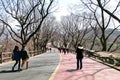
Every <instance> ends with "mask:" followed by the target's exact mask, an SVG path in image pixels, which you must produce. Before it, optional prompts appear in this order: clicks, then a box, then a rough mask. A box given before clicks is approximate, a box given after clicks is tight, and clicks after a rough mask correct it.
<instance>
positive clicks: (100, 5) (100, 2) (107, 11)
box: [97, 0, 120, 23]
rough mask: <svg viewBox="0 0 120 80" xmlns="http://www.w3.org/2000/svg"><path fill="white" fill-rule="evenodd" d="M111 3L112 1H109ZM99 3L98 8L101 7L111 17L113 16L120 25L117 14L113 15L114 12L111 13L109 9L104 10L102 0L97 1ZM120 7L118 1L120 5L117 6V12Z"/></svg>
mask: <svg viewBox="0 0 120 80" xmlns="http://www.w3.org/2000/svg"><path fill="white" fill-rule="evenodd" d="M109 1H110V0H109ZM97 2H98V6H99V7H100V8H101V9H102V10H103V11H105V12H106V13H107V14H109V15H110V16H112V17H113V18H114V19H116V20H117V21H118V22H119V23H120V19H119V17H117V16H116V15H115V14H113V13H112V12H110V11H109V10H107V9H105V8H104V5H102V0H97ZM111 4H113V3H111ZM119 7H120V1H119V0H118V3H117V5H116V8H115V10H117V9H118V8H119Z"/></svg>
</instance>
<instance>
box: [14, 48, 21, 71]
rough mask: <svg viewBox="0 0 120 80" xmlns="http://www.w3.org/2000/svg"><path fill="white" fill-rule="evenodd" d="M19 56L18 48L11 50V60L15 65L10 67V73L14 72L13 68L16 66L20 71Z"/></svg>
mask: <svg viewBox="0 0 120 80" xmlns="http://www.w3.org/2000/svg"><path fill="white" fill-rule="evenodd" d="M20 56H21V55H20V51H19V47H18V46H15V47H14V50H13V54H12V57H13V60H15V64H14V65H13V67H12V71H14V68H15V66H16V65H17V64H18V70H21V69H20V58H21V57H20Z"/></svg>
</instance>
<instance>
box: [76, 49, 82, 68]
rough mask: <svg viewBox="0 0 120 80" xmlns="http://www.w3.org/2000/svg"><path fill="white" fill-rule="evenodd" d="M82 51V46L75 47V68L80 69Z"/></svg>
mask: <svg viewBox="0 0 120 80" xmlns="http://www.w3.org/2000/svg"><path fill="white" fill-rule="evenodd" d="M83 51H84V50H83V47H77V49H76V53H77V54H76V59H77V70H78V69H82V59H83Z"/></svg>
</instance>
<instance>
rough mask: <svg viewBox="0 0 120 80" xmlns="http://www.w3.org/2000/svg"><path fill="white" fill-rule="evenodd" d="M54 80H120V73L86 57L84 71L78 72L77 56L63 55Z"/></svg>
mask: <svg viewBox="0 0 120 80" xmlns="http://www.w3.org/2000/svg"><path fill="white" fill-rule="evenodd" d="M54 80H120V71H117V70H115V69H112V68H110V67H108V66H105V65H103V64H101V63H98V62H96V61H93V60H91V59H89V58H86V57H85V58H84V59H83V68H82V70H76V59H75V55H74V54H67V55H64V54H61V63H60V66H59V69H58V71H57V72H56V75H55V76H54Z"/></svg>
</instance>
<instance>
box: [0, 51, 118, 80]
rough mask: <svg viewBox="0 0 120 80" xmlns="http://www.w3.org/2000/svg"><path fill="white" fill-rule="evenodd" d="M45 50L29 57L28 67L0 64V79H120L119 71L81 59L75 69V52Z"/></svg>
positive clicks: (11, 63) (87, 59)
mask: <svg viewBox="0 0 120 80" xmlns="http://www.w3.org/2000/svg"><path fill="white" fill-rule="evenodd" d="M59 54H60V53H58V52H56V51H52V52H47V53H44V54H41V55H38V56H35V57H33V58H30V65H29V68H28V69H27V70H26V69H23V70H22V71H20V72H18V71H16V72H12V71H11V67H12V65H13V64H14V62H10V63H7V64H2V65H0V80H120V72H119V71H117V70H115V69H112V68H110V67H108V66H105V65H103V64H101V63H98V62H96V61H93V60H91V59H89V58H86V57H85V58H84V59H83V68H82V70H76V57H75V54H70V53H69V54H66V55H64V54H60V55H59Z"/></svg>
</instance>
